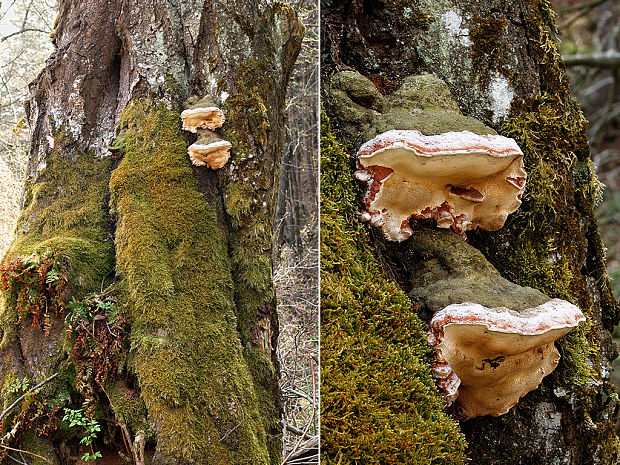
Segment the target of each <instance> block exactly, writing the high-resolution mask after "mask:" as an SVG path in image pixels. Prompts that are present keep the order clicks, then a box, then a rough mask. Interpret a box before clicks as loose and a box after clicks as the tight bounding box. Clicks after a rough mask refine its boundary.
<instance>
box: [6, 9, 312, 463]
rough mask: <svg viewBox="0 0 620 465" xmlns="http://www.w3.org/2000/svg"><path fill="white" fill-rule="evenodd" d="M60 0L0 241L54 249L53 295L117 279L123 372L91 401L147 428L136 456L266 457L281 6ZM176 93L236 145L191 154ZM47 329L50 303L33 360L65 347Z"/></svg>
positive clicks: (286, 47) (272, 450)
mask: <svg viewBox="0 0 620 465" xmlns="http://www.w3.org/2000/svg"><path fill="white" fill-rule="evenodd" d="M59 8H60V14H59V18H58V23H57V27H56V30H55V34H54V37H53V40H54V43H55V45H56V47H57V49H56V52H55V53H54V55H53V56H52V57H51V58H50V60H49V61H48V66H47V67H46V68H45V69H44V70H43V72H42V73H41V74H40V76H39V77H38V78H37V79H36V80H35V82H34V83H33V84H32V85H31V93H32V96H33V97H32V99H31V100H30V102H29V104H28V108H27V111H28V119H29V123H30V129H31V133H32V136H33V139H32V144H31V153H30V164H29V170H28V171H29V178H30V180H29V186H28V193H27V198H26V208H25V210H24V212H23V214H22V218H21V220H20V232H21V236H20V237H18V238H17V240H16V242H15V243H14V245H13V247H12V249H11V252H10V255H9V256H10V257H14V256H17V255H21V254H29V253H30V252H32V251H34V250H42V249H46V248H49V249H51V251H52V252H56V251H57V252H60V253H61V254H64V255H66V256H67V257H68V258H67V270H66V272H67V274H68V276H69V288H70V292H69V294H70V295H68V296H67V298H71V297H75V298H76V299H81V298H83V297H84V296H85V295H87V294H88V293H90V292H93V291H100V289H102V288H103V287H105V286H107V285H108V284H110V282H111V281H112V280H115V281H116V285H115V287H114V291H115V294H116V295H115V297H116V298H118V301H119V305H122V306H123V308H124V309H125V311H126V312H127V317H128V319H129V320H130V323H131V325H132V327H131V337H130V342H131V343H133V346H131V345H129V344H128V348H129V354H128V358H127V360H128V366H127V371H126V372H125V378H124V379H121V380H113V381H112V380H111V381H110V386H109V388H110V389H109V393H106V394H105V395H102V401H101V404H102V405H101V406H102V408H104V409H106V408H108V406H107V403H108V402H110V403H112V405H111V410H106V411H105V412H103V411H102V412H98V414H105V415H107V414H108V413H112V414H115V415H118V416H119V419H121V420H122V421H123V423H124V424H125V425H126V426H127V428H128V430H129V432H130V435H131V436H133V437H136V436H140V437H141V438H145V439H146V455H147V459H148V460H151V458H152V460H154V463H155V462H158V461H159V462H160V463H179V464H181V463H189V462H191V461H194V462H200V463H222V464H241V463H247V464H261V463H263V464H276V463H279V462H280V461H281V447H280V441H281V429H280V411H281V409H280V398H279V389H278V376H279V374H278V367H277V363H276V362H275V358H274V354H275V349H276V344H275V342H276V340H277V335H278V327H277V315H276V313H275V298H274V291H273V284H272V270H271V245H272V230H273V213H274V211H275V200H276V199H275V196H276V194H277V185H278V176H279V161H280V155H281V150H282V147H283V136H284V127H283V123H284V97H285V91H286V87H287V82H288V79H289V76H290V73H291V70H292V68H293V65H294V62H295V58H296V55H297V53H298V51H299V47H300V43H301V37H302V35H303V30H302V27H301V25H300V23H299V21H298V20H297V17H296V15H295V12H294V11H293V9H292V8H291V7H290V6H289V5H288V4H286V3H283V2H266V1H259V2H249V1H245V0H237V1H233V2H225V1H216V0H200V1H199V0H191V1H188V2H181V3H176V4H174V5H173V4H171V3H170V2H165V1H155V2H153V1H150V0H149V1H142V0H139V1H136V2H134V1H132V2H129V1H126V0H112V1H101V0H87V1H83V2H60V6H59ZM190 95H195V96H198V97H202V96H204V95H209V96H211V98H212V99H214V101H215V103H217V104H218V105H219V106H220V107H221V108H223V109H224V111H225V112H226V116H227V122H226V126H225V127H224V128H223V129H222V130H220V131H218V132H219V135H220V136H221V137H223V138H227V139H228V140H230V141H231V142H232V143H233V144H234V146H233V150H232V160H231V162H230V163H229V164H228V165H227V166H225V167H224V168H223V169H221V170H218V171H212V170H208V169H207V168H204V167H202V168H194V167H191V165H190V163H189V160H188V158H187V154H186V149H187V145H189V144H191V143H192V142H194V140H193V137H194V136H193V135H190V134H187V133H183V132H181V131H180V118H179V113H180V111H181V110H182V106H183V102H184V101H185V100H186V99H187V98H188V97H189V96H190ZM121 115H123V116H122V117H121ZM121 120H122V122H121ZM119 136H120V137H119ZM115 139H116V142H117V143H115V144H113V142H114V140H115ZM112 145H113V147H112V149H113V150H112V151H110V150H108V149H109V148H110V147H111V146H112ZM121 158H122V159H121ZM119 159H121V160H120V161H119ZM112 173H113V174H112ZM110 183H111V184H110ZM109 186H111V190H112V194H113V202H112V207H113V211H112V213H111V212H110V210H109V200H110V191H109ZM235 193H238V194H239V196H235ZM237 206H240V208H237ZM115 222H116V225H115ZM115 226H116V228H117V229H116V230H115ZM141 239H142V241H141ZM132 252H133V253H132ZM115 258H116V260H117V263H116V265H117V268H116V269H115V267H114V265H115ZM3 299H5V297H3ZM5 300H6V299H5ZM9 300H10V296H9ZM16 314H17V313H16V312H15V308H14V305H12V303H11V302H10V301H6V302H5V303H4V304H3V319H4V320H6V324H5V325H4V326H5V329H6V331H5V335H6V338H5V340H6V344H4V345H3V349H4V352H3V356H4V357H3V358H4V359H5V361H6V362H5V364H6V367H7V368H12V369H13V372H15V373H17V375H16V376H17V377H18V378H20V379H21V377H23V376H25V375H27V374H32V373H31V372H32V370H35V368H29V367H36V366H37V362H39V361H40V360H39V358H40V357H39V358H34V355H33V356H32V357H33V360H29V353H26V352H27V350H26V352H24V350H23V348H24V347H23V346H24V344H23V342H24V341H27V344H26V345H25V347H26V349H28V348H29V347H31V345H33V344H34V343H35V342H41V341H40V340H39V341H37V340H36V338H35V337H34V335H32V334H30V333H29V332H26V331H25V330H22V328H21V327H19V328H17V331H15V328H14V325H13V322H12V321H11V318H13V317H12V315H16ZM15 333H18V334H15ZM62 333H63V325H62V321H61V320H60V319H55V320H54V321H53V322H52V329H51V331H50V337H49V338H47V339H44V341H45V342H44V343H43V344H42V350H44V351H47V353H52V354H55V358H53V360H50V361H49V363H48V362H47V361H46V364H42V365H40V367H41V368H40V370H43V371H45V370H47V369H53V368H57V367H58V365H59V364H60V363H62V360H63V359H65V358H66V357H67V353H66V352H62V350H61V339H62V337H61V336H62ZM23 359H25V365H26V368H24V362H23ZM62 366H63V367H65V368H66V369H65V371H63V373H66V374H67V376H63V377H62V380H63V382H64V383H68V384H69V385H71V384H72V379H71V369H70V367H66V366H65V365H62ZM214 367H215V368H214ZM63 369H64V368H63ZM136 380H137V381H136ZM106 391H107V389H106ZM65 393H66V390H65V391H63V395H65ZM59 396H60V394H59ZM137 396H139V397H137ZM3 397H4V395H3ZM63 399H64V400H63V402H64V403H65V405H68V404H69V400H68V399H67V398H66V396H65V397H63ZM79 399H80V397H79V395H78V394H77V393H75V392H71V401H72V402H74V403H75V402H79ZM193 402H195V404H194V403H193ZM61 403H62V402H61ZM63 435H65V436H66V435H69V433H67V432H66V431H64V432H62V431H61V432H59V433H58V435H57V436H55V437H53V438H52V443H53V444H55V445H58V444H60V443H61V442H62V441H63V439H64V436H63ZM118 437H120V436H117V438H118ZM71 441H73V442H75V441H74V438H73V437H71V438H70V443H71ZM71 444H72V443H71ZM128 446H130V445H128ZM71 447H74V449H75V448H78V447H79V446H77V445H75V446H74V445H72V446H71ZM119 447H120V446H119ZM122 447H123V448H125V446H122ZM102 451H103V453H104V455H105V454H107V453H114V451H111V450H110V451H108V450H107V449H105V448H102ZM63 459H64V458H63Z"/></svg>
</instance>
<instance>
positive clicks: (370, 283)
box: [321, 119, 465, 465]
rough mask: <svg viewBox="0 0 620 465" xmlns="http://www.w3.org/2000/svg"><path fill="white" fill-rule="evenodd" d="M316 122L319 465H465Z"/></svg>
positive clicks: (336, 153) (346, 169)
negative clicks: (318, 145)
mask: <svg viewBox="0 0 620 465" xmlns="http://www.w3.org/2000/svg"><path fill="white" fill-rule="evenodd" d="M323 123H324V124H323V132H322V139H321V170H322V177H321V196H322V197H321V315H322V319H321V345H322V348H321V349H322V350H321V378H322V380H321V404H322V407H321V410H322V416H321V436H322V442H321V447H322V460H323V462H322V463H325V464H328V465H329V464H342V465H344V464H390V463H392V464H425V465H426V464H447V463H464V462H465V452H464V450H465V440H464V438H463V436H462V434H461V433H460V431H459V427H458V424H457V423H456V422H454V421H452V420H451V419H450V418H449V417H448V415H447V414H446V413H445V412H444V410H443V401H442V400H441V399H440V398H439V396H438V395H437V392H436V390H435V386H434V382H433V380H432V378H431V374H430V369H429V365H430V349H429V347H428V345H427V343H426V337H425V331H424V328H423V325H422V323H421V322H420V320H419V318H418V317H417V315H416V312H415V309H414V308H413V306H412V304H411V302H410V301H409V299H408V298H407V297H406V296H405V295H404V294H403V292H402V291H401V290H400V289H399V288H398V287H397V286H396V285H395V284H394V283H392V282H390V281H389V280H388V279H387V278H386V276H385V275H384V274H383V273H382V271H381V269H380V267H379V265H378V264H377V262H376V260H375V258H374V257H373V255H372V253H371V252H370V247H369V245H368V236H367V234H368V232H367V230H366V229H365V228H364V227H363V226H361V224H360V223H359V222H358V220H357V207H356V204H357V201H356V191H355V187H354V186H355V181H354V179H353V177H352V175H351V170H350V166H349V161H348V156H347V154H346V153H345V152H344V151H343V150H342V149H341V148H340V146H339V145H338V143H337V141H336V140H335V138H334V137H333V136H332V135H331V133H330V128H329V125H328V123H327V121H326V119H325V120H324V122H323Z"/></svg>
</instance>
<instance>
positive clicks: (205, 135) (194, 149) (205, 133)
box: [181, 97, 232, 170]
mask: <svg viewBox="0 0 620 465" xmlns="http://www.w3.org/2000/svg"><path fill="white" fill-rule="evenodd" d="M187 103H188V105H189V108H188V109H187V110H185V111H183V113H181V119H182V120H183V129H184V130H186V131H189V132H194V133H195V132H197V133H198V140H197V141H196V142H195V143H193V144H192V145H190V146H189V147H188V149H187V152H188V154H189V158H190V160H191V162H192V164H193V165H195V166H205V165H206V166H207V167H209V168H212V169H214V170H217V169H219V168H221V167H222V166H224V165H225V164H226V162H228V159H229V158H230V149H231V147H232V144H231V143H230V142H228V141H226V140H222V139H220V138H219V137H217V136H216V135H215V133H214V132H211V131H213V130H214V129H218V128H221V127H222V125H223V124H224V121H225V119H226V118H225V117H224V112H222V110H220V109H219V108H217V107H215V106H214V104H213V101H212V100H211V99H210V98H209V97H203V98H202V99H200V100H198V101H196V98H195V97H194V98H190V99H189V100H188V102H187Z"/></svg>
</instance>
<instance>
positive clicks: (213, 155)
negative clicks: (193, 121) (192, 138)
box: [187, 131, 232, 170]
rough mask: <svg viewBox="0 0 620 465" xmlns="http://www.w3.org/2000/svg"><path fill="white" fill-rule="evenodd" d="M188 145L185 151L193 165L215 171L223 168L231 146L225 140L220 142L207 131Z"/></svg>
mask: <svg viewBox="0 0 620 465" xmlns="http://www.w3.org/2000/svg"><path fill="white" fill-rule="evenodd" d="M204 132H205V134H204V135H202V136H201V137H199V138H198V140H197V141H196V142H195V143H193V144H192V145H190V146H189V147H188V149H187V152H188V154H189V158H190V160H191V162H192V164H193V165H196V166H204V165H207V166H208V167H209V168H212V169H214V170H217V169H219V168H221V167H222V166H224V165H225V164H226V163H227V162H228V159H229V158H230V149H231V147H232V144H231V143H230V142H228V141H227V140H222V139H220V138H219V137H217V136H216V135H215V134H213V133H209V131H204Z"/></svg>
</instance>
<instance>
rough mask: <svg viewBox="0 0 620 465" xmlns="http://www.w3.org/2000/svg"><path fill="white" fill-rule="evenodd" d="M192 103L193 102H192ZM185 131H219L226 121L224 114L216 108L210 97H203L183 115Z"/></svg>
mask: <svg viewBox="0 0 620 465" xmlns="http://www.w3.org/2000/svg"><path fill="white" fill-rule="evenodd" d="M190 103H191V101H190ZM181 119H182V120H183V130H185V131H189V132H194V133H195V132H196V131H197V130H198V129H210V130H214V129H218V128H221V127H222V125H223V124H224V121H226V118H225V117H224V112H223V111H222V110H220V109H219V108H218V107H216V106H215V104H214V103H213V101H212V100H211V99H210V98H209V97H203V98H202V99H201V100H199V101H197V102H196V103H193V104H190V107H189V108H188V109H187V110H185V111H183V112H182V113H181Z"/></svg>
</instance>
